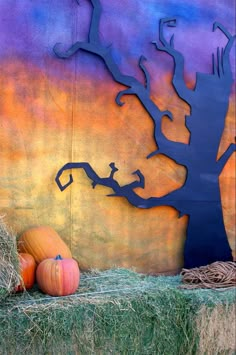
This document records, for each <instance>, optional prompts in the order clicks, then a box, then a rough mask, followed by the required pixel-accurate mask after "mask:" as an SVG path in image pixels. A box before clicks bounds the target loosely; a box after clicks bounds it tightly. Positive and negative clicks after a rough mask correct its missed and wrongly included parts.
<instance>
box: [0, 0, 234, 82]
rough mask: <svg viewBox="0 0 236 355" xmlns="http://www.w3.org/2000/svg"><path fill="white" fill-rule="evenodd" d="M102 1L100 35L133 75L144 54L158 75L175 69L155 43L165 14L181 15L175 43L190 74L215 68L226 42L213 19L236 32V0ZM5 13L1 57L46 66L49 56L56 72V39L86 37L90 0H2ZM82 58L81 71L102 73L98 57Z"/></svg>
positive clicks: (70, 40) (0, 34) (1, 9)
mask: <svg viewBox="0 0 236 355" xmlns="http://www.w3.org/2000/svg"><path fill="white" fill-rule="evenodd" d="M101 3H102V7H103V14H102V18H101V25H100V36H101V39H102V41H103V42H104V44H105V45H109V44H112V51H113V55H114V58H115V60H116V62H117V64H118V65H119V66H120V68H121V70H122V71H123V72H124V73H127V74H130V75H136V76H137V75H141V74H140V73H139V72H138V69H137V62H138V58H139V57H140V55H145V56H146V58H147V59H148V62H147V66H149V67H150V70H151V71H152V69H153V70H154V69H155V70H156V73H157V75H159V74H160V72H161V71H163V70H164V71H165V70H167V71H169V70H171V65H172V64H171V63H172V62H171V59H170V58H167V57H168V56H167V55H166V54H164V55H163V54H162V53H159V52H157V51H156V50H155V48H154V46H153V45H152V44H151V42H152V41H153V40H157V39H158V23H159V20H160V19H161V18H163V17H176V18H177V20H178V26H177V28H175V29H172V30H171V31H170V33H175V48H176V49H178V50H180V51H181V52H182V53H183V54H184V56H185V59H186V62H185V64H186V73H187V75H188V76H189V77H190V78H194V77H195V72H196V71H202V72H209V71H211V54H212V52H214V51H215V50H216V48H217V46H218V45H219V46H220V47H221V46H223V45H224V44H225V42H226V39H225V37H224V35H223V34H222V33H220V31H218V30H217V31H216V32H214V33H213V32H212V25H213V23H214V21H218V22H220V23H222V24H223V25H224V26H226V27H227V29H228V30H229V31H230V32H231V33H232V34H233V33H235V25H234V23H235V11H234V10H235V9H234V7H235V3H234V0H208V1H207V2H206V1H205V0H195V1H194V0H193V1H191V2H190V1H188V0H181V1H176V0H160V1H156V0H147V1H140V0H128V1H127V0H119V1H110V0H102V1H101ZM0 13H1V22H0V26H1V28H0V43H1V52H0V59H7V60H11V61H12V60H13V61H14V60H17V59H21V60H24V61H29V62H32V63H34V64H35V65H37V66H39V67H41V68H43V67H44V66H45V60H47V59H49V60H51V61H50V63H51V64H50V65H51V67H50V68H48V70H49V71H50V72H52V73H53V62H54V60H58V59H56V58H55V56H54V55H53V52H52V48H53V46H54V44H55V43H56V42H61V43H63V44H64V47H63V48H68V47H69V46H70V45H71V44H72V43H73V42H75V41H76V40H86V38H87V33H88V28H89V18H90V14H91V5H90V3H89V1H87V0H80V6H78V4H77V3H76V1H75V0H60V1H58V0H57V1H56V0H50V1H48V0H39V1H35V0H31V1H26V0H21V1H19V0H8V1H0ZM233 52H234V51H232V54H231V61H232V66H234V62H235V58H234V57H233ZM79 61H80V62H81V64H82V69H80V65H79V66H78V67H79V70H81V72H85V71H86V72H87V73H88V72H91V74H92V75H93V74H94V73H95V72H96V73H97V70H98V68H97V66H96V65H94V57H93V56H91V55H87V54H81V55H80V58H79ZM68 68H70V63H69V64H68ZM85 68H86V70H85ZM71 69H73V65H71ZM155 70H154V71H155ZM233 71H235V68H233ZM151 74H152V75H155V73H151ZM61 75H62V74H61Z"/></svg>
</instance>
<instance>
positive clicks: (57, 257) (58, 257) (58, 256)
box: [54, 255, 63, 260]
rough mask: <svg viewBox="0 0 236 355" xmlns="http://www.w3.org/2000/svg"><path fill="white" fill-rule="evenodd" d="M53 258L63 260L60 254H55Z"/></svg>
mask: <svg viewBox="0 0 236 355" xmlns="http://www.w3.org/2000/svg"><path fill="white" fill-rule="evenodd" d="M54 260H63V259H62V257H61V255H57V256H56V257H55V259H54Z"/></svg>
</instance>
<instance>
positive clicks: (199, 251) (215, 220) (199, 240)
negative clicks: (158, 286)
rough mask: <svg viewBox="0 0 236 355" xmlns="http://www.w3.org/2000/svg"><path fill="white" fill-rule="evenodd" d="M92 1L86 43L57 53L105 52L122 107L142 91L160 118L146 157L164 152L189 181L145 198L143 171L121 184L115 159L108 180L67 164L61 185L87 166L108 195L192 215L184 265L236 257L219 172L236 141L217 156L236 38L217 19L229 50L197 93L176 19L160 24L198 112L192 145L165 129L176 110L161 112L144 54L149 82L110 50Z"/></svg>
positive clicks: (163, 45)
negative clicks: (172, 31)
mask: <svg viewBox="0 0 236 355" xmlns="http://www.w3.org/2000/svg"><path fill="white" fill-rule="evenodd" d="M90 2H91V4H92V6H93V12H92V18H91V24H90V30H89V35H88V41H87V42H76V43H75V44H74V45H73V46H72V47H70V48H69V49H68V50H67V51H66V52H64V53H62V52H61V51H59V49H58V44H56V45H55V47H54V52H55V54H56V55H57V56H58V57H60V58H64V59H65V58H69V57H71V56H72V55H74V54H75V53H76V52H77V51H79V50H83V51H86V52H88V53H91V54H94V55H97V56H99V57H100V58H101V59H102V60H103V61H104V63H105V65H106V67H107V69H108V71H109V72H110V74H111V76H112V77H113V79H114V80H115V81H116V82H118V83H120V84H123V85H124V86H126V87H127V89H125V90H123V91H121V92H119V93H118V95H117V97H116V103H117V104H118V105H120V106H122V105H123V103H122V101H121V98H122V96H123V95H136V96H137V97H138V99H139V100H140V102H141V104H142V105H143V106H144V108H145V110H146V111H147V112H148V114H149V116H150V117H151V119H152V120H153V122H154V139H155V143H156V146H157V149H156V151H154V152H152V153H150V154H149V155H148V157H147V158H151V157H152V156H154V155H156V154H164V155H166V156H168V157H170V158H171V159H173V160H174V161H175V162H176V163H177V164H181V165H184V166H185V167H186V170H187V176H186V181H185V183H184V185H183V186H182V187H181V188H179V189H177V190H175V191H173V192H171V193H169V194H167V195H165V196H163V197H150V198H147V199H145V198H142V197H140V196H139V195H138V194H137V193H136V192H135V191H134V190H135V188H137V187H139V188H140V187H141V188H144V182H145V179H144V176H143V175H142V173H141V172H140V171H139V170H137V171H135V172H134V173H133V174H135V175H137V177H138V179H137V180H134V181H133V182H132V183H130V184H127V185H124V186H120V185H119V183H118V182H117V181H116V180H115V179H114V174H115V172H116V171H117V170H118V169H117V168H116V167H115V164H114V163H110V167H111V173H110V176H109V177H105V178H101V177H99V176H98V175H97V174H96V172H95V171H94V170H93V168H92V167H91V166H90V164H89V163H87V162H75V163H73V162H72V163H67V164H65V165H64V166H63V167H62V168H61V169H60V170H59V171H58V173H57V176H56V183H57V185H58V187H59V188H60V190H61V191H63V190H64V189H66V188H67V187H68V186H69V185H70V184H71V183H72V182H73V177H72V174H70V175H69V176H70V178H69V181H68V183H66V184H65V185H62V184H61V182H60V177H61V175H62V173H63V172H64V171H66V170H70V169H83V170H84V171H85V173H86V174H87V176H88V177H89V178H90V179H91V180H92V186H93V188H94V187H95V186H96V185H98V184H99V185H103V186H107V187H109V188H111V189H112V190H113V191H114V193H113V194H111V195H108V196H122V197H124V198H126V199H127V200H128V201H129V202H130V203H131V204H132V205H134V206H135V207H138V208H152V207H155V206H163V205H165V206H171V207H173V208H175V209H176V210H177V211H179V216H182V215H184V214H187V215H188V216H189V221H188V227H187V239H186V243H185V250H184V266H185V267H186V268H192V267H199V266H201V265H207V264H210V263H212V262H214V261H229V260H232V253H231V249H230V246H229V243H228V239H227V235H226V231H225V227H224V221H223V214H222V206H221V197H220V189H219V176H220V174H221V172H222V170H223V168H224V166H225V164H226V162H227V161H228V159H229V158H230V156H231V155H232V153H233V152H234V151H235V144H233V143H232V144H230V146H229V147H228V149H227V150H226V151H225V152H224V154H223V155H222V156H221V157H220V159H218V160H217V153H218V149H219V145H220V141H221V136H222V133H223V129H224V124H225V117H226V114H227V110H228V104H229V96H230V91H231V86H232V83H233V78H232V73H231V68H230V61H229V54H230V50H231V48H232V45H233V42H234V39H235V37H234V36H231V35H230V34H229V33H228V31H227V30H226V29H225V28H224V27H223V26H222V25H221V24H220V23H217V22H216V23H214V26H213V31H215V30H216V29H219V30H220V31H221V32H222V33H223V34H224V35H225V36H226V37H227V39H228V42H227V44H226V46H225V48H222V49H221V50H220V49H219V48H218V49H217V55H216V56H215V55H214V54H213V55H212V63H213V64H212V65H213V73H212V74H203V73H197V80H196V86H195V88H194V89H193V90H191V89H189V88H187V86H186V84H185V82H184V75H183V73H184V58H183V56H182V54H181V53H180V52H178V51H177V50H176V49H174V36H172V37H171V39H170V41H169V42H168V41H167V40H166V39H165V36H164V33H163V30H164V27H165V25H166V26H172V27H174V26H176V19H175V18H166V19H162V20H161V21H160V24H159V43H156V42H153V43H154V45H155V46H156V49H157V50H159V51H164V52H166V53H167V54H169V55H170V56H171V57H172V58H173V60H174V74H173V79H172V84H173V86H174V88H175V90H176V92H177V94H178V96H179V97H180V98H181V99H182V100H184V101H185V102H186V103H187V104H188V105H189V106H190V109H191V114H190V116H188V117H187V116H186V121H185V125H186V127H187V128H188V130H189V132H190V142H189V144H184V143H179V142H174V141H171V140H169V139H167V137H166V136H165V135H164V134H163V132H162V129H161V123H162V118H163V117H164V116H168V117H169V119H172V114H171V112H168V111H161V110H160V109H159V108H158V107H157V106H156V105H155V103H154V102H153V101H152V100H151V98H150V77H149V73H148V71H147V69H146V68H145V66H144V60H145V58H144V57H143V56H141V57H140V59H139V67H140V69H141V70H142V71H143V73H144V77H145V85H143V84H142V83H140V82H139V81H138V80H136V79H135V78H134V77H131V76H127V75H123V74H122V73H121V72H120V70H119V68H118V67H117V65H116V63H115V62H114V60H113V58H112V55H111V50H110V47H105V46H104V45H103V44H102V43H101V41H100V38H99V22H100V16H101V5H100V1H99V0H90Z"/></svg>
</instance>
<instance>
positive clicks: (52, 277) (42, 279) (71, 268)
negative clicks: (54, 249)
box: [36, 255, 80, 296]
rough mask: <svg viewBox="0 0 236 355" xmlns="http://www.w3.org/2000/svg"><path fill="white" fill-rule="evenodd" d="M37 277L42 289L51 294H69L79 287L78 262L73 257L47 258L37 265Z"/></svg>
mask: <svg viewBox="0 0 236 355" xmlns="http://www.w3.org/2000/svg"><path fill="white" fill-rule="evenodd" d="M36 279H37V283H38V286H39V288H40V290H41V291H43V292H44V293H46V294H48V295H50V296H67V295H71V294H73V293H75V291H76V290H77V288H78V287H79V281H80V271H79V267H78V263H77V262H76V261H75V260H74V259H71V258H66V259H63V258H62V257H61V256H60V255H57V256H56V258H54V259H52V258H50V259H45V260H43V261H42V262H41V263H40V264H39V265H38V267H37V271H36Z"/></svg>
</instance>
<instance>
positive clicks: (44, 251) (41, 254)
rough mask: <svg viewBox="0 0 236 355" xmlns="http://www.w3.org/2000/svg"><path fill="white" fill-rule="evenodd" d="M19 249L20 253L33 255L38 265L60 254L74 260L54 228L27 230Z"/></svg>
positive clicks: (22, 236)
mask: <svg viewBox="0 0 236 355" xmlns="http://www.w3.org/2000/svg"><path fill="white" fill-rule="evenodd" d="M18 249H19V252H20V253H29V254H31V255H32V256H33V257H34V259H35V261H36V263H37V264H39V263H40V262H41V261H43V260H44V259H48V258H54V257H55V255H58V254H60V255H61V256H62V257H63V258H72V254H71V251H70V249H69V248H68V246H67V245H66V243H65V242H64V241H63V240H62V239H61V237H60V236H59V235H58V233H57V232H56V231H55V230H54V229H53V228H51V227H48V226H40V227H34V228H30V229H28V230H26V231H25V232H24V233H23V234H22V235H21V236H20V238H19V240H18Z"/></svg>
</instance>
